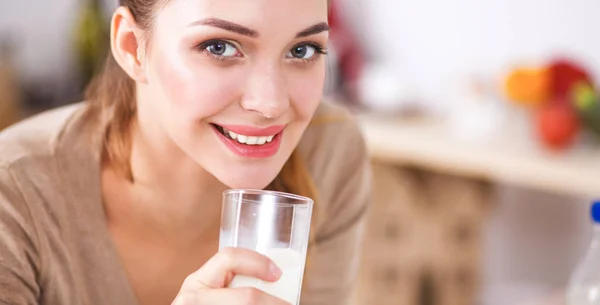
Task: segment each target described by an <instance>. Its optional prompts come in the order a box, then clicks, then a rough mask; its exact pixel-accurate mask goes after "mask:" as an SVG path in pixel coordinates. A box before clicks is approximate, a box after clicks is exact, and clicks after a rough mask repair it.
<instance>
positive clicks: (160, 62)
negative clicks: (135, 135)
mask: <svg viewBox="0 0 600 305" xmlns="http://www.w3.org/2000/svg"><path fill="white" fill-rule="evenodd" d="M327 12H328V7H327V1H326V0H302V1H298V0H172V1H170V2H169V4H168V5H167V6H166V7H164V8H162V9H161V10H160V11H159V12H158V14H157V17H156V23H155V24H154V26H153V30H152V34H151V39H150V42H149V45H148V48H147V50H148V52H147V53H146V55H145V57H144V65H145V71H146V72H145V73H146V77H147V82H145V83H144V84H143V85H138V94H139V97H140V101H139V104H140V105H139V106H138V107H139V109H140V113H139V115H140V116H141V117H140V124H142V125H144V124H146V125H152V127H150V126H142V127H143V128H145V127H148V128H145V129H146V130H154V131H155V132H157V133H158V132H160V133H161V134H162V136H163V137H164V138H165V139H167V142H168V143H169V144H168V145H172V144H173V143H174V144H175V147H176V148H177V149H178V150H180V151H182V152H183V153H184V155H185V156H187V157H189V158H190V159H192V160H194V161H195V162H196V163H197V164H199V165H200V166H202V167H203V168H204V169H205V170H206V171H207V172H209V173H210V174H212V175H213V176H215V177H216V178H217V179H219V180H220V181H221V182H223V183H224V184H226V185H228V186H229V187H234V188H264V187H266V186H267V185H268V184H269V183H270V182H271V181H272V180H273V179H274V178H275V177H276V175H277V174H278V173H279V171H280V170H281V168H282V167H283V165H284V163H285V162H286V160H287V159H288V158H289V156H290V154H291V153H292V151H293V150H294V148H295V147H296V145H297V144H298V142H299V140H300V137H301V135H302V133H303V132H304V130H305V128H306V126H307V125H308V123H309V121H310V120H311V117H312V115H313V113H314V112H315V110H316V108H317V106H318V104H319V102H320V99H321V96H322V92H323V85H324V79H325V59H324V57H325V56H324V54H323V53H324V52H325V47H326V44H327V39H328V31H327V30H328V26H327ZM156 136H159V135H156ZM165 145H167V144H165Z"/></svg>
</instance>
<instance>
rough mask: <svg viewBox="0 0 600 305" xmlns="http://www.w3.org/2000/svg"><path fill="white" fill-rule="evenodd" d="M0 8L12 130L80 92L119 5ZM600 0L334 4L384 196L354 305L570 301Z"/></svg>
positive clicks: (0, 94) (57, 2)
mask: <svg viewBox="0 0 600 305" xmlns="http://www.w3.org/2000/svg"><path fill="white" fill-rule="evenodd" d="M99 1H100V0H98V1H84V0H53V1H43V0H20V1H4V2H3V3H1V4H0V129H2V128H3V127H6V126H8V125H9V124H11V123H13V122H16V121H18V120H20V119H22V118H25V117H27V116H30V115H32V114H35V113H37V112H39V111H42V110H45V109H49V108H53V107H58V106H60V105H64V104H68V103H73V102H77V101H80V100H81V98H82V97H81V92H82V89H83V87H84V86H85V84H86V83H87V81H88V80H89V78H90V76H91V73H92V72H93V71H94V68H95V67H97V66H98V65H99V64H100V63H101V61H102V59H103V55H104V53H103V52H104V51H105V50H106V48H105V43H106V41H105V40H104V39H103V37H104V38H105V37H106V30H107V28H106V26H107V25H106V23H107V22H108V20H109V18H110V13H111V11H112V9H113V8H114V7H115V2H114V1H112V0H111V1H108V0H106V1H104V2H99ZM598 12H600V2H599V1H597V0H501V1H500V0H496V1H492V0H453V1H447V0H423V1H408V0H337V2H334V6H333V9H332V15H331V25H332V27H333V32H332V40H331V46H330V58H329V59H330V62H329V78H328V81H327V92H326V94H327V95H328V96H329V97H330V98H331V99H332V100H335V101H337V102H339V103H342V104H344V105H346V106H347V107H349V108H350V109H351V110H352V111H354V112H355V113H356V117H357V120H358V122H359V123H360V124H361V126H362V128H363V130H364V132H365V137H366V139H367V143H368V145H369V148H370V150H371V153H372V155H373V164H374V169H375V171H374V176H375V190H376V192H375V202H374V204H373V208H372V209H371V214H370V219H371V221H370V222H369V226H368V229H367V239H366V244H365V247H364V255H363V266H362V271H361V278H360V281H359V285H358V286H357V289H356V303H357V304H369V305H370V304H378V305H379V304H381V305H384V304H398V305H417V304H418V305H455V304H456V305H470V304H481V305H513V304H514V305H534V304H535V305H537V304H539V305H542V304H544V305H552V304H564V301H563V293H564V289H565V285H566V284H567V281H568V277H569V275H570V273H571V272H572V270H573V269H574V268H575V266H576V264H577V261H578V260H579V259H580V258H581V256H582V255H583V253H584V251H585V248H586V247H587V246H588V243H589V239H590V237H591V232H592V230H591V223H590V220H589V219H590V217H589V213H588V210H589V205H590V203H591V201H592V200H593V199H595V198H600V141H599V140H600V100H599V98H598V94H597V93H596V89H595V87H594V86H595V85H597V84H599V81H600V80H599V77H600V39H599V38H600V18H598V16H599V15H598Z"/></svg>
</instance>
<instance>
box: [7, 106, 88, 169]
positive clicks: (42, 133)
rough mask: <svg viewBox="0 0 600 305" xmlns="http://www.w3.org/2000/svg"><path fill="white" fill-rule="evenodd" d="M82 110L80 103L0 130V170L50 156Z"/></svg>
mask: <svg viewBox="0 0 600 305" xmlns="http://www.w3.org/2000/svg"><path fill="white" fill-rule="evenodd" d="M82 108H83V107H82V104H81V103H77V104H72V105H68V106H63V107H60V108H56V109H53V110H48V111H45V112H42V113H40V114H37V115H34V116H32V117H30V118H28V119H25V120H23V121H21V122H19V123H17V124H15V125H12V126H10V127H8V128H6V129H4V130H2V131H0V167H13V166H15V165H17V164H18V163H19V162H21V161H25V160H27V159H31V158H45V157H50V156H51V155H52V154H53V153H54V149H55V147H56V143H57V142H58V140H59V139H60V136H61V134H62V133H63V131H64V130H65V127H66V126H67V125H68V122H69V120H70V118H71V117H73V115H74V114H75V113H77V112H78V111H80V110H82Z"/></svg>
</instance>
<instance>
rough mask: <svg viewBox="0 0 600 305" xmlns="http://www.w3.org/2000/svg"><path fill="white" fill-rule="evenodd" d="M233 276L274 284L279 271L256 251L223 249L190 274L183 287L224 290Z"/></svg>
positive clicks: (279, 273) (271, 262)
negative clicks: (237, 275) (247, 277)
mask: <svg viewBox="0 0 600 305" xmlns="http://www.w3.org/2000/svg"><path fill="white" fill-rule="evenodd" d="M235 274H241V275H247V276H251V277H255V278H258V279H261V280H264V281H269V282H274V281H277V280H278V279H279V277H280V276H281V270H280V269H279V267H277V265H275V263H274V262H273V261H272V260H271V259H269V258H268V257H266V256H264V255H262V254H260V253H258V252H256V251H252V250H248V249H242V248H224V249H222V250H221V251H219V253H217V254H216V255H215V256H213V257H212V258H211V259H210V260H208V262H206V264H204V266H202V268H200V269H199V270H198V271H196V272H194V273H193V274H191V275H190V276H189V277H188V278H187V279H186V283H185V284H184V285H188V286H191V287H192V288H193V287H197V288H201V287H203V286H204V287H209V288H225V287H226V286H227V285H228V284H229V283H228V282H229V281H230V280H231V278H232V275H235Z"/></svg>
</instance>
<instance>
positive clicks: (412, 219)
mask: <svg viewBox="0 0 600 305" xmlns="http://www.w3.org/2000/svg"><path fill="white" fill-rule="evenodd" d="M373 173H374V183H375V185H374V202H373V204H372V206H371V209H370V211H369V222H368V225H367V229H366V235H365V244H364V248H363V249H364V252H363V254H362V256H363V261H362V266H361V272H360V279H359V282H358V285H357V290H356V298H355V299H356V303H355V304H356V305H363V304H364V305H368V304H381V305H388V304H389V305H417V304H419V305H421V304H423V305H466V304H473V303H474V298H475V297H476V294H477V292H478V291H477V290H478V287H479V282H480V270H481V268H480V265H481V246H482V245H481V226H482V223H483V220H484V218H485V215H486V213H485V211H486V209H487V202H488V193H489V191H488V190H489V188H488V186H487V184H485V183H479V182H474V181H471V180H465V179H461V178H457V177H451V176H445V175H439V174H434V173H430V172H425V171H421V170H417V169H409V168H403V167H396V166H394V165H391V164H386V163H378V162H375V163H374V164H373Z"/></svg>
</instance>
